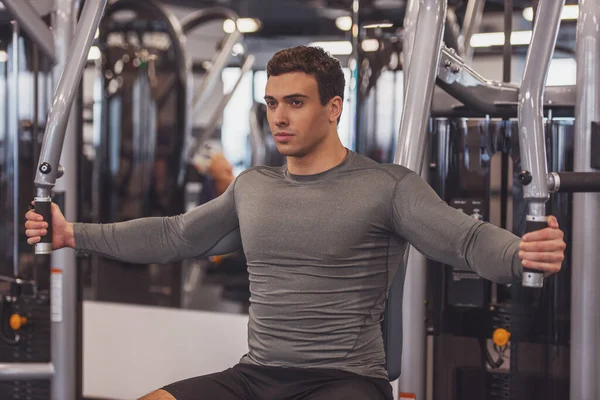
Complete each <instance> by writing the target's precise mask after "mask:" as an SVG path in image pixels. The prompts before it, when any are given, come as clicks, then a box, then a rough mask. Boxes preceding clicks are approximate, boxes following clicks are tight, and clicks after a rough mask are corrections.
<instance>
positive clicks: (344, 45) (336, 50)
mask: <svg viewBox="0 0 600 400" xmlns="http://www.w3.org/2000/svg"><path fill="white" fill-rule="evenodd" d="M309 46H312V47H320V48H322V49H323V50H325V51H327V52H329V53H330V54H331V55H334V56H347V55H350V54H352V43H350V42H348V41H331V42H313V43H311V44H310V45H309Z"/></svg>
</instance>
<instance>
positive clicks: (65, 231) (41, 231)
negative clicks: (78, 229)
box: [25, 203, 75, 250]
mask: <svg viewBox="0 0 600 400" xmlns="http://www.w3.org/2000/svg"><path fill="white" fill-rule="evenodd" d="M51 213H52V250H58V249H62V248H63V247H72V248H75V236H74V233H73V224H72V223H70V222H67V220H66V219H65V217H64V215H63V213H62V212H61V211H60V207H59V206H57V205H56V204H54V203H52V208H51ZM25 218H26V219H27V221H25V228H26V230H25V235H27V243H29V244H30V245H34V244H36V243H38V242H39V241H40V240H41V239H42V236H45V235H46V234H47V233H48V231H47V230H46V228H48V223H47V222H46V221H44V220H43V218H42V216H41V215H40V214H36V213H35V211H34V210H29V211H28V212H27V214H25Z"/></svg>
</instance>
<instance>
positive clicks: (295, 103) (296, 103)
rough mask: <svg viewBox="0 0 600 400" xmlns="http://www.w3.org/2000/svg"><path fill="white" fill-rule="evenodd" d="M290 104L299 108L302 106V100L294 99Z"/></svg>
mask: <svg viewBox="0 0 600 400" xmlns="http://www.w3.org/2000/svg"><path fill="white" fill-rule="evenodd" d="M290 104H291V105H293V106H295V107H299V106H301V105H302V100H298V99H294V100H291V101H290Z"/></svg>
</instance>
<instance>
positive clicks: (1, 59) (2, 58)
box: [0, 50, 8, 62]
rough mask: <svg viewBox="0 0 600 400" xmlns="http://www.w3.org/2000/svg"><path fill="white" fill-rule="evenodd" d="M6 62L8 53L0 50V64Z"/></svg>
mask: <svg viewBox="0 0 600 400" xmlns="http://www.w3.org/2000/svg"><path fill="white" fill-rule="evenodd" d="M7 61H8V53H7V52H6V51H4V50H0V62H7Z"/></svg>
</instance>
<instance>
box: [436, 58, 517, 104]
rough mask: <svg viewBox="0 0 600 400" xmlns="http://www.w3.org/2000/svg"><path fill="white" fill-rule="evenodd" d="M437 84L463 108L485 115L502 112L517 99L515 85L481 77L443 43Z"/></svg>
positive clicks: (515, 102)
mask: <svg viewBox="0 0 600 400" xmlns="http://www.w3.org/2000/svg"><path fill="white" fill-rule="evenodd" d="M437 84H438V86H439V87H440V88H442V89H444V90H445V91H446V92H448V93H449V94H450V95H452V96H454V97H455V98H456V99H457V100H460V101H461V102H462V103H463V104H464V105H466V106H467V107H470V108H473V109H475V110H478V111H481V112H484V113H486V114H502V113H503V109H506V107H507V106H510V105H516V104H517V102H518V94H519V86H518V85H514V84H507V83H502V82H495V81H491V80H489V79H486V78H484V77H483V76H481V75H480V74H479V73H478V72H476V71H475V70H474V69H473V68H472V67H470V66H469V65H468V64H466V63H465V62H464V61H463V60H462V59H461V58H460V57H459V56H458V55H457V54H456V52H455V51H454V50H453V49H449V48H447V47H445V46H443V48H442V55H441V57H440V61H439V69H438V80H437Z"/></svg>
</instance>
